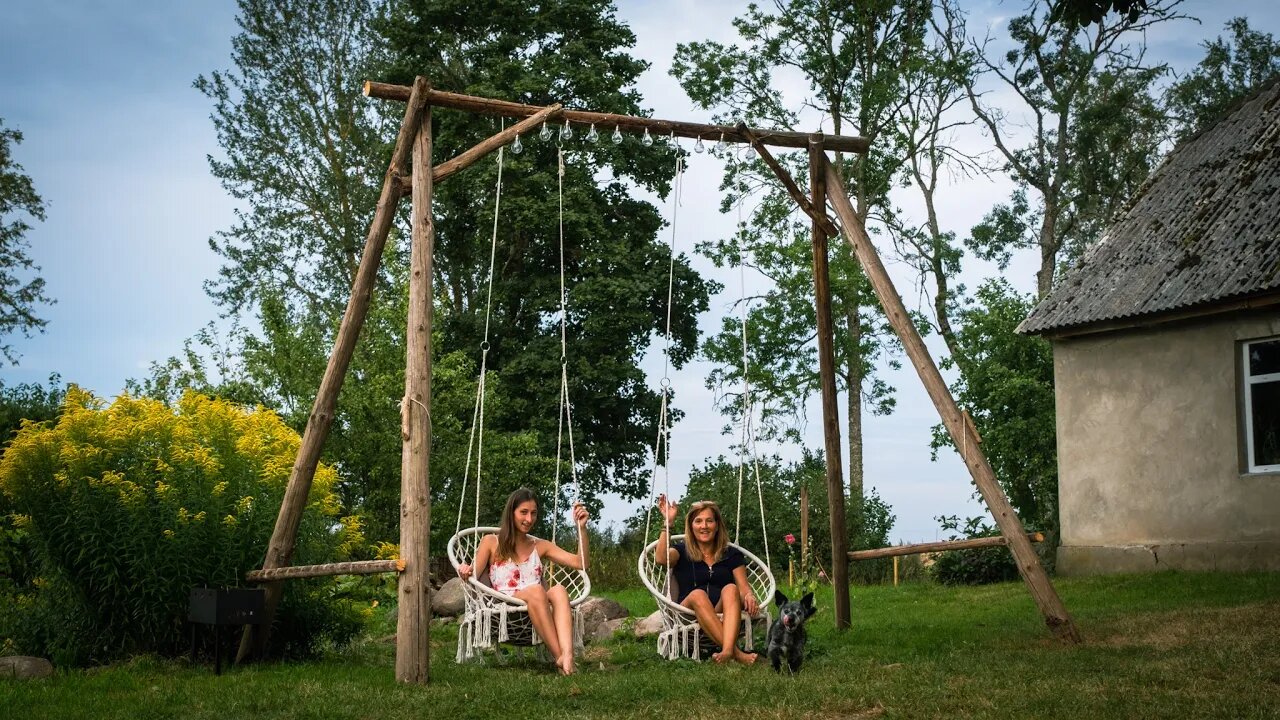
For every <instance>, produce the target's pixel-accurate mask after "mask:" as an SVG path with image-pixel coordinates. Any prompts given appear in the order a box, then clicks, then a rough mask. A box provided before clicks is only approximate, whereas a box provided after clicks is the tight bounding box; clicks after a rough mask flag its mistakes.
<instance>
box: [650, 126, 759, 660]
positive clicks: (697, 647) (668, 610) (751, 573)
mask: <svg viewBox="0 0 1280 720" xmlns="http://www.w3.org/2000/svg"><path fill="white" fill-rule="evenodd" d="M674 141H675V140H674V137H673V138H672V142H674ZM683 169H684V159H683V156H682V155H680V154H679V153H677V157H676V170H675V178H674V180H673V182H672V212H671V259H670V265H669V266H668V270H667V327H666V343H667V346H666V349H665V350H664V355H665V356H666V357H667V358H668V359H669V358H670V352H669V351H670V345H671V302H672V294H673V280H674V266H675V255H676V253H675V243H676V218H677V215H678V208H679V207H680V188H681V174H682V173H683ZM739 214H741V203H739ZM739 224H741V217H739ZM738 264H739V268H741V267H742V262H741V259H739V263H738ZM742 313H743V319H742V364H743V372H742V378H743V392H742V402H743V413H742V414H743V421H742V443H741V445H740V454H739V460H740V462H739V465H738V498H737V513H736V516H735V522H734V527H735V532H738V533H740V532H741V528H742V522H741V520H742V484H743V475H744V473H745V471H746V456H747V455H748V454H750V455H751V459H752V466H753V467H754V469H755V480H756V493H757V496H758V498H759V500H760V525H761V528H762V529H763V531H764V552H765V559H764V560H761V559H760V558H759V557H758V556H756V555H755V554H754V553H752V552H751V551H749V550H747V549H746V548H744V547H742V546H741V545H739V544H737V542H736V540H737V538H738V535H735V542H732V543H730V545H732V546H733V547H735V548H737V549H738V550H739V551H740V552H741V553H742V555H743V558H744V559H745V565H746V569H747V583H748V584H749V585H750V586H751V592H752V593H753V594H754V595H755V596H756V599H757V600H758V601H759V610H758V611H757V614H756V616H754V617H752V616H751V615H749V614H748V613H747V612H746V611H745V610H743V612H742V623H741V624H740V625H739V629H738V638H739V642H741V643H742V645H743V648H744V649H745V650H747V651H748V652H750V651H751V650H753V649H754V648H755V630H756V629H762V630H765V631H767V630H768V628H769V623H770V622H771V619H772V617H771V614H770V612H769V603H770V602H772V601H773V593H774V591H775V590H776V589H777V587H778V584H777V582H776V581H775V579H774V577H773V572H772V571H771V570H770V569H769V529H768V524H767V523H766V521H765V512H764V492H763V486H762V483H761V480H760V467H759V464H758V463H756V462H755V436H754V433H753V431H752V427H751V416H752V409H753V408H752V404H751V400H750V398H751V393H750V386H749V385H747V372H746V371H747V354H748V353H747V331H746V327H747V325H746V308H745V303H743V309H742ZM663 370H664V377H663V378H662V381H661V383H660V385H661V388H662V392H661V405H660V407H659V411H658V438H657V440H656V441H655V442H654V450H653V458H654V472H653V479H652V481H651V482H650V484H649V487H650V495H649V509H648V511H647V512H646V515H645V538H648V537H649V530H650V527H649V525H650V523H649V518H650V516H651V515H652V512H653V506H654V499H655V497H654V496H655V493H656V491H657V486H658V477H657V476H658V462H659V459H660V458H663V457H668V456H669V452H670V451H669V443H670V427H669V424H668V421H669V417H670V416H669V414H668V407H669V404H668V401H669V400H670V397H671V379H670V378H669V377H667V376H666V375H665V372H666V371H667V370H668V368H667V367H664V368H663ZM662 468H663V469H662V472H663V480H664V485H665V486H666V488H667V497H668V498H670V496H671V495H670V478H669V475H668V473H667V470H666V468H667V465H665V464H664V465H663V466H662ZM663 522H664V523H665V522H666V518H665V517H664V518H663ZM665 529H666V530H667V532H668V534H670V530H671V528H669V527H666V528H665ZM683 539H684V535H675V536H672V537H670V538H669V542H670V543H675V542H677V541H679V540H683ZM657 547H658V541H657V540H654V541H653V542H651V543H649V544H648V545H646V546H645V548H644V550H642V551H641V552H640V557H639V558H638V559H637V561H636V569H637V570H638V571H639V573H640V581H641V582H642V583H644V586H645V589H647V590H648V591H649V593H650V594H651V595H653V599H654V601H655V602H656V603H657V604H658V612H659V613H661V617H662V630H661V631H660V632H659V633H658V654H659V655H661V656H662V657H664V658H666V659H668V660H677V659H679V658H690V659H692V660H701V659H702V654H703V652H705V651H706V650H707V649H709V648H710V646H713V645H717V644H718V642H717V641H716V639H714V638H704V637H703V636H702V628H701V626H700V625H699V624H698V618H697V615H696V614H695V613H694V612H693V611H692V610H690V609H689V608H687V607H684V606H683V605H680V604H679V603H678V602H676V598H678V597H679V587H678V586H677V583H676V579H675V576H674V574H673V572H672V568H671V567H670V566H666V565H659V564H658V563H657V561H656V551H657ZM704 640H705V641H706V642H705V643H704ZM704 644H705V645H706V646H707V647H704Z"/></svg>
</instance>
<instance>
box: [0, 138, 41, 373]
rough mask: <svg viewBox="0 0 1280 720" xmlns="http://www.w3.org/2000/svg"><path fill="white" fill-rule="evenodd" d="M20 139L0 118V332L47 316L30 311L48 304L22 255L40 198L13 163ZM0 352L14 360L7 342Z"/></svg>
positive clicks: (26, 328)
mask: <svg viewBox="0 0 1280 720" xmlns="http://www.w3.org/2000/svg"><path fill="white" fill-rule="evenodd" d="M20 142H22V133H21V132H19V131H18V130H10V129H7V128H5V127H4V120H3V119H2V118H0V336H6V335H10V334H12V333H14V332H21V333H22V334H23V335H25V336H27V337H31V331H33V330H39V331H41V332H43V331H44V326H45V325H46V324H48V321H47V320H42V319H40V318H39V317H37V316H36V314H35V306H37V305H39V304H41V303H45V304H52V303H53V301H52V300H50V299H49V298H48V297H46V296H45V294H44V278H42V277H40V276H39V275H35V276H34V277H26V276H28V275H30V274H32V273H39V272H40V268H38V267H36V265H35V263H33V262H32V261H31V258H30V256H28V255H27V250H28V248H29V247H30V246H29V245H28V244H27V241H26V239H24V237H23V236H24V235H26V233H27V231H28V230H30V229H31V225H30V224H29V223H28V220H27V218H30V219H33V220H44V217H45V215H44V209H45V205H44V200H43V199H41V197H40V196H39V195H38V194H36V190H35V185H33V184H32V182H31V178H30V177H28V176H27V174H26V173H25V172H24V170H23V168H22V166H21V165H19V164H18V163H16V162H14V159H13V148H14V147H15V146H16V145H17V144H18V143H20ZM0 353H3V354H4V357H5V359H6V360H8V361H9V362H10V363H11V364H16V363H17V362H18V356H17V354H16V353H15V352H14V349H13V346H11V345H9V344H7V343H6V344H0Z"/></svg>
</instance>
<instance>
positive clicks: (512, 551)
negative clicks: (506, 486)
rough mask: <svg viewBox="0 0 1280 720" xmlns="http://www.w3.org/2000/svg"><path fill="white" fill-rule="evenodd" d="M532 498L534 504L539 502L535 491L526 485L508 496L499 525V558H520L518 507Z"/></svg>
mask: <svg viewBox="0 0 1280 720" xmlns="http://www.w3.org/2000/svg"><path fill="white" fill-rule="evenodd" d="M530 500H532V501H533V504H534V505H537V504H538V498H537V497H536V496H535V495H534V494H533V491H532V490H530V489H529V488H525V487H522V488H520V489H519V490H516V491H515V492H513V493H511V495H510V496H508V497H507V506H506V507H505V508H503V510H502V523H501V524H499V525H498V559H499V560H519V559H520V557H519V555H518V554H517V553H516V508H518V507H520V506H521V505H523V504H525V503H527V502H529V501H530Z"/></svg>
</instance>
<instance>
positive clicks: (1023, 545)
mask: <svg viewBox="0 0 1280 720" xmlns="http://www.w3.org/2000/svg"><path fill="white" fill-rule="evenodd" d="M826 176H827V197H828V199H829V200H830V201H831V206H832V207H833V208H834V209H835V211H836V215H837V216H838V217H839V218H840V224H841V226H842V229H843V232H844V236H845V240H846V241H848V243H849V245H850V246H852V248H853V252H854V254H855V255H856V256H857V258H858V262H859V263H860V264H861V265H862V269H863V270H864V271H865V272H866V274H867V279H869V280H870V281H871V287H872V288H873V289H874V290H875V293H876V297H878V298H879V299H880V304H881V305H882V306H883V307H884V310H885V315H886V316H887V317H888V318H889V322H890V324H892V325H893V329H894V330H895V331H896V332H897V334H898V337H899V339H901V340H902V346H903V348H904V349H905V350H906V352H907V356H908V357H910V358H911V364H912V365H915V368H916V372H917V373H918V374H919V375H920V380H921V381H922V382H923V383H924V387H925V390H927V391H928V393H929V397H930V398H932V399H933V404H934V406H935V407H936V408H937V409H938V414H939V415H940V416H942V422H943V424H944V425H946V427H947V431H948V432H949V433H950V434H951V440H952V442H953V443H954V444H955V447H956V450H957V451H958V452H960V454H961V457H962V459H963V460H964V462H965V465H966V466H967V467H968V468H969V473H970V474H971V475H972V476H973V481H974V482H975V483H976V484H977V486H978V491H979V492H981V493H982V499H983V500H985V501H986V503H987V507H988V508H989V509H990V510H991V515H992V516H993V517H994V518H995V521H996V524H997V525H998V526H999V527H1000V532H1001V534H1003V535H1004V537H1005V540H1006V541H1008V544H1009V549H1010V551H1012V552H1013V557H1014V560H1015V562H1016V563H1017V565H1018V572H1019V573H1020V574H1021V575H1022V579H1023V580H1024V581H1025V582H1026V584H1027V588H1028V589H1029V590H1030V591H1031V596H1032V598H1033V599H1035V601H1036V605H1037V606H1039V608H1040V612H1041V614H1043V615H1044V619H1045V623H1046V624H1047V625H1048V626H1049V629H1050V630H1051V631H1052V632H1053V633H1054V634H1055V635H1057V636H1058V637H1059V638H1061V639H1064V640H1068V641H1070V642H1080V632H1079V631H1078V630H1077V629H1076V626H1075V623H1074V622H1072V620H1071V615H1070V613H1068V612H1067V608H1066V606H1065V605H1063V604H1062V599H1061V598H1059V597H1058V592H1057V590H1055V589H1054V587H1053V583H1052V582H1050V580H1049V576H1048V574H1047V573H1045V571H1044V567H1043V566H1042V565H1041V564H1040V558H1039V557H1038V556H1037V555H1036V551H1035V549H1034V548H1033V547H1031V541H1030V540H1028V539H1027V534H1026V531H1025V530H1024V529H1023V526H1022V521H1021V520H1019V519H1018V515H1017V514H1016V513H1015V512H1014V511H1013V507H1012V506H1011V505H1010V504H1009V500H1008V498H1006V497H1005V494H1004V490H1002V489H1001V488H1000V484H999V483H998V482H997V481H996V476H995V472H994V471H993V470H992V469H991V465H990V464H989V463H988V462H987V458H986V455H984V454H983V452H982V449H981V447H979V440H978V438H977V437H976V435H975V434H974V433H973V432H972V431H971V429H970V426H969V423H968V422H966V421H965V418H964V415H962V414H961V412H960V408H959V407H958V406H957V405H956V401H955V398H953V397H951V391H950V390H949V389H947V385H946V382H945V381H943V379H942V374H941V373H939V372H938V366H937V365H936V364H934V362H933V358H932V357H931V356H930V355H929V349H928V348H926V347H925V344H924V340H922V339H921V338H920V333H919V332H917V331H916V328H915V325H913V324H912V323H911V318H910V317H909V316H908V315H907V309H906V307H905V306H904V305H903V304H902V298H901V297H900V296H899V295H898V291H897V290H896V289H895V288H894V286H893V281H892V280H891V279H890V278H889V274H888V273H887V272H886V271H885V269H884V265H883V264H882V263H881V262H880V256H879V254H878V253H877V252H876V250H875V247H874V246H873V245H872V244H871V240H870V238H868V237H867V232H866V229H865V228H863V226H862V219H861V218H859V217H858V214H857V212H855V211H854V209H853V204H852V203H851V202H850V201H849V196H848V195H847V194H846V193H845V190H844V185H843V184H842V183H841V182H840V175H839V173H837V172H836V169H835V167H834V166H832V165H831V164H830V163H826Z"/></svg>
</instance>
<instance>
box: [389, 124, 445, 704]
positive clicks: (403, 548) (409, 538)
mask: <svg viewBox="0 0 1280 720" xmlns="http://www.w3.org/2000/svg"><path fill="white" fill-rule="evenodd" d="M431 191H432V182H431V108H430V107H429V106H428V107H427V111H426V112H425V113H423V115H422V125H421V127H420V128H419V130H418V136H417V139H416V141H415V142H414V145H413V210H412V213H411V215H412V218H413V247H412V250H411V252H410V259H409V322H408V332H407V334H406V336H405V344H406V345H407V350H406V357H405V377H404V399H403V400H402V401H401V404H400V419H401V420H400V424H401V427H400V430H401V440H402V443H401V455H400V458H401V459H400V557H401V559H403V560H404V563H405V570H404V572H403V573H401V575H400V587H399V597H400V605H399V608H398V615H397V617H396V680H398V681H400V682H404V683H418V684H426V683H427V681H428V680H429V679H430V675H431V655H430V652H431V645H430V638H429V636H428V632H429V630H430V629H431V583H430V579H431V578H430V562H429V558H430V557H431V555H430V550H429V547H428V541H429V539H430V537H431V492H430V488H431V481H430V469H431V315H432V296H431V261H432V252H433V250H434V245H435V223H434V222H433V221H432V216H431Z"/></svg>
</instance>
